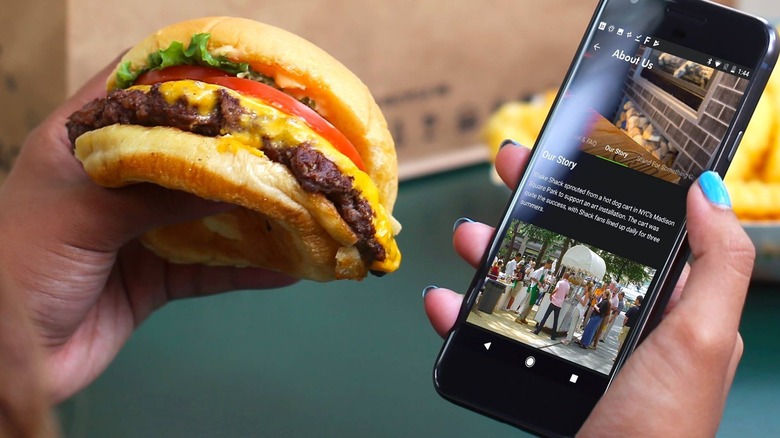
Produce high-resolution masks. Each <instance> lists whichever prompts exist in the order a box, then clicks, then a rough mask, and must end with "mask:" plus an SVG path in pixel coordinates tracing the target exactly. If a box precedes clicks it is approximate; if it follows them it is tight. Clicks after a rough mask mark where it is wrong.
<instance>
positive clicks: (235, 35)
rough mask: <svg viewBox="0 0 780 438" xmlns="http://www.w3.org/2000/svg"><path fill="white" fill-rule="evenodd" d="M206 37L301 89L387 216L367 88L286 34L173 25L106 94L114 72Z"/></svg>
mask: <svg viewBox="0 0 780 438" xmlns="http://www.w3.org/2000/svg"><path fill="white" fill-rule="evenodd" d="M196 33H209V34H211V38H210V39H209V41H208V50H209V52H210V53H212V54H216V55H222V56H225V57H227V58H228V59H230V60H233V61H236V62H245V63H247V64H249V65H250V66H251V67H252V69H253V70H255V71H257V72H260V73H263V74H266V75H268V76H271V77H273V78H274V80H276V81H277V84H279V85H280V86H282V87H283V88H295V89H302V90H303V93H304V94H305V95H306V96H307V97H310V98H312V99H313V100H314V101H315V102H316V108H317V112H319V113H320V114H321V115H323V116H324V117H325V118H326V119H327V120H328V121H329V122H330V123H331V124H333V126H335V127H336V128H337V129H338V130H340V131H341V132H342V133H343V134H344V135H345V136H346V137H347V138H348V139H349V140H350V141H351V142H352V144H353V145H354V146H355V149H357V151H358V153H359V154H360V157H361V158H362V159H363V162H364V163H365V166H366V173H368V175H369V176H371V179H372V180H373V181H374V183H375V184H376V186H377V188H378V189H379V194H380V197H381V202H382V204H383V206H384V207H385V209H386V210H387V212H388V214H392V211H393V205H394V204H395V199H396V195H397V192H398V163H397V158H396V154H395V146H394V144H393V139H392V137H391V136H390V132H389V131H388V129H387V122H386V121H385V118H384V116H383V115H382V112H381V110H380V109H379V106H378V105H377V104H376V101H375V100H374V98H373V97H372V96H371V93H370V92H369V90H368V88H367V87H366V86H365V84H363V82H362V81H361V80H360V79H359V78H358V77H357V76H355V74H354V73H352V72H351V71H350V70H349V69H348V68H346V67H345V66H344V65H343V64H341V63H340V62H339V61H337V60H336V59H335V58H333V57H332V56H331V55H329V54H328V53H326V52H325V51H324V50H322V49H320V48H319V47H317V46H315V45H314V44H312V43H311V42H309V41H307V40H305V39H303V38H301V37H299V36H297V35H295V34H292V33H290V32H287V31H285V30H282V29H279V28H277V27H274V26H270V25H267V24H263V23H259V22H257V21H253V20H248V19H244V18H234V17H206V18H198V19H195V20H189V21H184V22H180V23H176V24H173V25H170V26H168V27H165V28H163V29H160V30H158V31H157V32H155V33H153V34H151V35H149V36H148V37H147V38H145V39H144V40H143V41H141V42H140V43H139V44H138V45H136V46H135V47H133V48H132V49H130V51H128V52H127V53H126V54H125V56H124V57H122V60H121V61H120V62H119V64H118V65H117V67H116V68H115V69H114V72H113V73H112V74H111V75H110V76H109V79H108V82H107V84H106V85H107V88H108V89H109V90H112V89H114V88H117V84H116V73H117V71H118V70H119V66H120V65H122V64H124V63H125V62H127V61H129V62H130V68H131V70H134V71H135V70H140V69H143V68H145V67H146V65H147V59H148V56H149V54H151V53H154V52H157V51H158V50H163V49H166V48H168V47H169V46H170V45H171V43H172V42H174V41H179V42H181V43H182V44H184V45H185V46H186V45H187V44H188V43H189V41H190V39H191V37H192V35H194V34H196Z"/></svg>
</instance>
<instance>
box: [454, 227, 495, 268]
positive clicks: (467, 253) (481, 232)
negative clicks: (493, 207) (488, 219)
mask: <svg viewBox="0 0 780 438" xmlns="http://www.w3.org/2000/svg"><path fill="white" fill-rule="evenodd" d="M493 232H494V228H493V227H491V226H488V225H485V224H482V223H478V222H464V223H462V224H460V225H459V226H458V227H457V228H456V229H455V232H454V233H453V236H452V244H453V246H454V247H455V252H457V253H458V255H460V256H461V257H462V258H463V260H465V261H466V262H467V263H468V264H470V265H471V266H473V267H475V268H476V267H478V266H479V264H480V263H481V262H482V257H484V255H485V249H487V246H488V244H490V239H491V238H492V237H493Z"/></svg>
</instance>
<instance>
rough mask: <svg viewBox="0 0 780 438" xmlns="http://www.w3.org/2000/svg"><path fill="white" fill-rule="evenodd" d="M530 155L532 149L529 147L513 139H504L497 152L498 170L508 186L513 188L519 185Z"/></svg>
mask: <svg viewBox="0 0 780 438" xmlns="http://www.w3.org/2000/svg"><path fill="white" fill-rule="evenodd" d="M530 156H531V150H530V149H528V148H527V147H525V146H522V145H520V144H518V143H515V142H513V141H511V140H506V141H504V143H503V144H502V147H501V149H499V151H498V154H496V172H498V175H499V176H500V177H501V180H502V181H504V183H505V184H506V185H507V187H509V188H510V189H513V190H514V188H515V187H517V183H518V181H520V177H521V176H522V174H523V171H524V170H525V166H526V165H527V164H528V158H529V157H530Z"/></svg>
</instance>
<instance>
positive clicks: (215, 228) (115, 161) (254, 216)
mask: <svg viewBox="0 0 780 438" xmlns="http://www.w3.org/2000/svg"><path fill="white" fill-rule="evenodd" d="M75 154H76V157H77V158H78V159H79V160H80V161H81V162H82V164H83V166H84V169H85V171H86V172H87V174H88V175H89V176H90V178H91V179H92V180H94V181H95V182H96V183H98V184H100V185H102V186H106V187H121V186H125V185H128V184H133V183H138V182H149V183H153V184H157V185H160V186H163V187H167V188H170V189H176V190H182V191H186V192H189V193H193V194H195V195H197V196H200V197H202V198H206V199H211V200H215V201H222V202H228V203H231V204H236V205H238V206H240V207H239V208H236V209H234V210H230V211H228V212H226V213H222V214H218V215H214V216H210V217H206V218H203V219H200V220H197V221H193V222H187V223H180V224H175V225H170V226H165V227H162V228H158V229H155V230H152V231H150V232H148V233H146V234H145V235H144V236H143V237H142V239H141V240H142V242H143V243H144V244H145V245H147V246H148V247H149V248H150V249H151V250H153V251H154V252H156V253H157V254H159V255H160V256H162V257H164V258H166V259H168V260H170V261H172V262H176V263H203V264H209V265H228V266H257V267H263V268H268V269H272V270H275V271H280V272H284V273H287V274H289V275H292V276H294V277H298V278H305V279H311V280H316V281H330V280H334V279H361V278H363V277H365V276H366V274H367V272H368V267H367V266H366V264H365V262H364V261H363V260H362V259H361V257H360V255H359V253H358V251H357V249H356V248H355V247H354V246H353V245H354V244H355V242H356V241H357V237H356V236H355V234H354V233H353V232H352V230H351V229H350V228H349V226H348V225H347V224H346V223H345V222H344V220H343V219H342V218H341V217H340V216H339V214H338V212H337V211H336V209H335V207H334V206H333V204H332V203H331V202H329V201H328V200H327V199H326V198H325V197H324V196H322V195H320V194H316V193H309V192H306V191H304V190H303V189H302V188H301V187H300V185H299V184H298V183H297V181H296V180H295V178H294V177H293V176H292V174H291V173H290V172H289V170H288V169H287V168H286V167H285V166H283V165H281V164H278V163H274V162H272V161H271V160H269V159H268V158H267V157H266V156H265V155H264V154H263V153H262V151H259V150H257V149H254V148H250V147H248V146H246V145H243V144H242V143H239V142H237V141H235V140H232V139H229V138H212V137H204V136H200V135H197V134H192V133H188V132H182V131H179V130H177V129H173V128H165V127H153V128H146V127H141V126H134V125H112V126H108V127H105V128H101V129H98V130H95V131H91V132H87V133H85V134H83V135H82V136H80V137H79V138H78V139H77V140H76V148H75Z"/></svg>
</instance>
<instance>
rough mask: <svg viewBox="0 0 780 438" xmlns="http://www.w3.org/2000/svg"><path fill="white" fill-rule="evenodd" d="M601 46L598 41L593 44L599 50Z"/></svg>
mask: <svg viewBox="0 0 780 438" xmlns="http://www.w3.org/2000/svg"><path fill="white" fill-rule="evenodd" d="M600 48H601V45H600V44H599V43H596V44H595V45H594V46H593V50H598V49H600Z"/></svg>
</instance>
